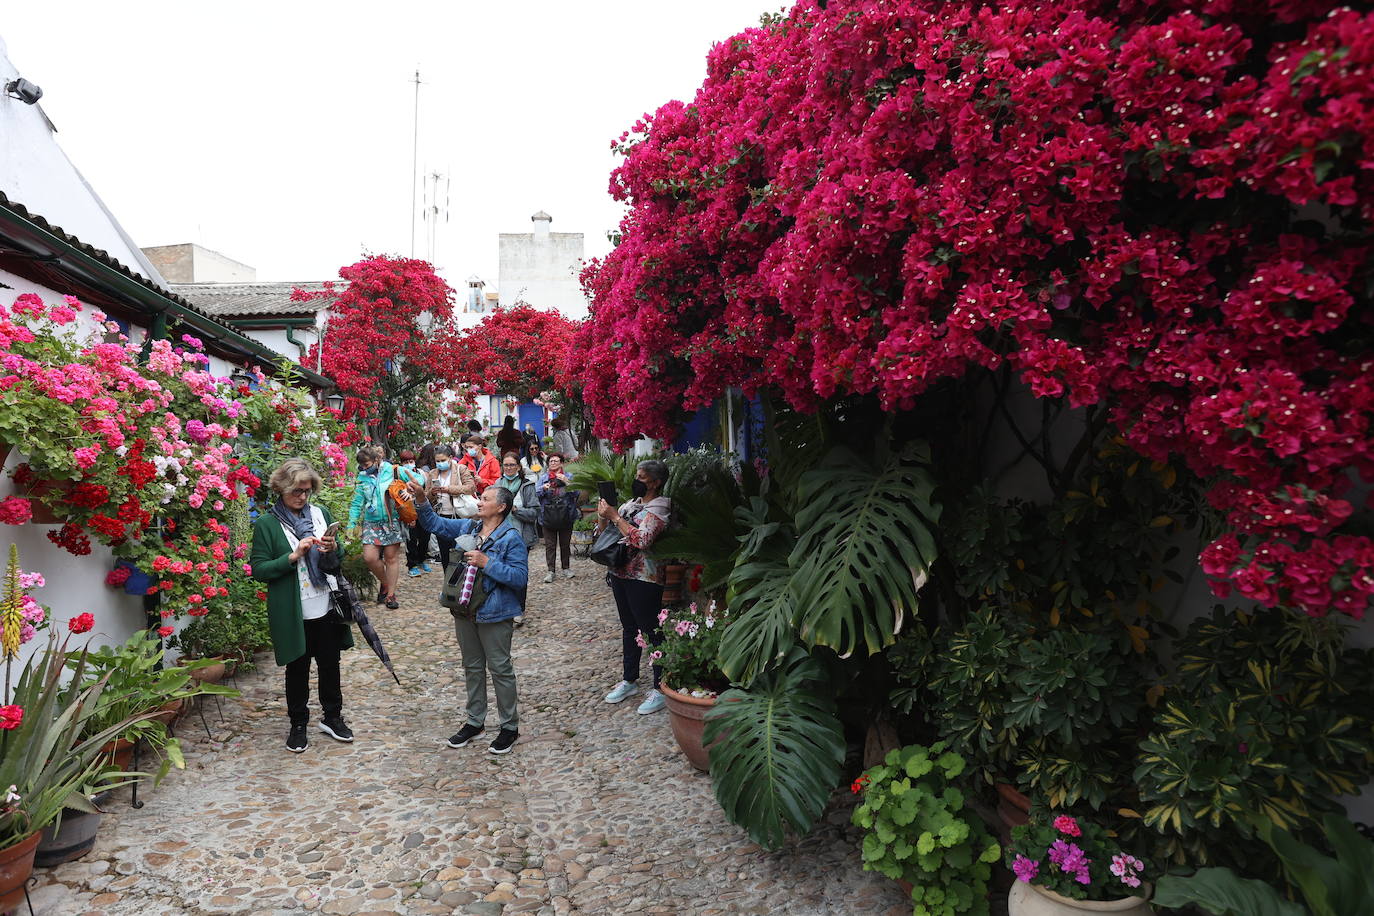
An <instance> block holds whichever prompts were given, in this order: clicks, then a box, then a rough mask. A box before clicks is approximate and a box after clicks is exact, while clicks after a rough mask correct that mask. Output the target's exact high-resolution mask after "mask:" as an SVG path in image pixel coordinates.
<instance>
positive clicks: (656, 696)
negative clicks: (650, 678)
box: [635, 690, 668, 716]
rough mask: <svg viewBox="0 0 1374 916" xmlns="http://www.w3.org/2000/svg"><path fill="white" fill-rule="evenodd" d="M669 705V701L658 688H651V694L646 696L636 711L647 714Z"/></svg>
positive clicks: (643, 714) (642, 714)
mask: <svg viewBox="0 0 1374 916" xmlns="http://www.w3.org/2000/svg"><path fill="white" fill-rule="evenodd" d="M667 705H668V701H667V700H665V699H663V694H661V693H659V692H658V691H657V690H650V691H649V695H648V696H647V697H645V698H644V702H643V703H640V704H639V708H638V709H636V710H635V712H637V713H639V714H640V715H641V716H647V715H648V714H649V713H651V712H658V711H659V710H660V709H662V708H663V707H664V706H667Z"/></svg>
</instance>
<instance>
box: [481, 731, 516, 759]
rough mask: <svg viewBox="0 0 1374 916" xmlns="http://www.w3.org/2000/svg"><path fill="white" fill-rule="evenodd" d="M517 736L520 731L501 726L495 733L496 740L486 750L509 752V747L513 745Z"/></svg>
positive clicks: (499, 752) (500, 752)
mask: <svg viewBox="0 0 1374 916" xmlns="http://www.w3.org/2000/svg"><path fill="white" fill-rule="evenodd" d="M519 737H520V733H519V732H518V731H516V730H515V729H513V728H503V729H501V730H500V731H499V732H497V733H496V740H495V741H493V742H492V743H491V745H490V746H489V747H488V748H487V750H488V751H489V752H491V753H493V754H509V753H510V749H511V747H513V746H514V745H515V739H516V738H519Z"/></svg>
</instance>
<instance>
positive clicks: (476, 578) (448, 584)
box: [439, 535, 491, 620]
mask: <svg viewBox="0 0 1374 916" xmlns="http://www.w3.org/2000/svg"><path fill="white" fill-rule="evenodd" d="M464 537H465V538H466V537H471V535H464ZM489 542H490V539H487V540H485V541H478V542H477V544H476V546H473V547H469V548H462V545H459V547H460V549H466V550H483V549H484V548H485V547H486V545H487V544H488V543H489ZM489 594H491V586H490V584H489V583H488V582H487V577H486V575H485V574H484V573H483V572H482V569H481V568H480V567H477V566H472V565H470V564H468V563H454V564H453V566H452V568H450V569H449V574H448V576H447V577H445V579H444V585H443V587H442V588H441V589H439V604H440V606H442V607H446V608H448V612H449V613H450V614H452V615H453V616H454V617H461V618H463V619H465V620H476V619H477V612H478V611H480V610H481V609H482V605H484V604H486V603H487V596H488V595H489Z"/></svg>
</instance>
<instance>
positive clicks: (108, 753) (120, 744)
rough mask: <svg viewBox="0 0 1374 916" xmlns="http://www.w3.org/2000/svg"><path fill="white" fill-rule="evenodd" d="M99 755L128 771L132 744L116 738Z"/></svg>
mask: <svg viewBox="0 0 1374 916" xmlns="http://www.w3.org/2000/svg"><path fill="white" fill-rule="evenodd" d="M100 753H101V754H102V755H104V756H105V757H107V758H108V759H109V761H110V766H112V767H114V768H115V769H117V770H128V769H129V765H130V764H131V763H133V760H134V743H133V742H132V741H130V740H128V739H127V738H116V739H114V740H113V741H106V742H105V743H104V744H102V745H101V746H100ZM0 912H2V911H0Z"/></svg>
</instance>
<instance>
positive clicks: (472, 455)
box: [468, 448, 477, 458]
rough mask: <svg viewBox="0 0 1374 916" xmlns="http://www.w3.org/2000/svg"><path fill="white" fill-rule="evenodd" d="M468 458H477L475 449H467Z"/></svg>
mask: <svg viewBox="0 0 1374 916" xmlns="http://www.w3.org/2000/svg"><path fill="white" fill-rule="evenodd" d="M468 457H470V458H476V457H477V449H475V448H470V449H468Z"/></svg>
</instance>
